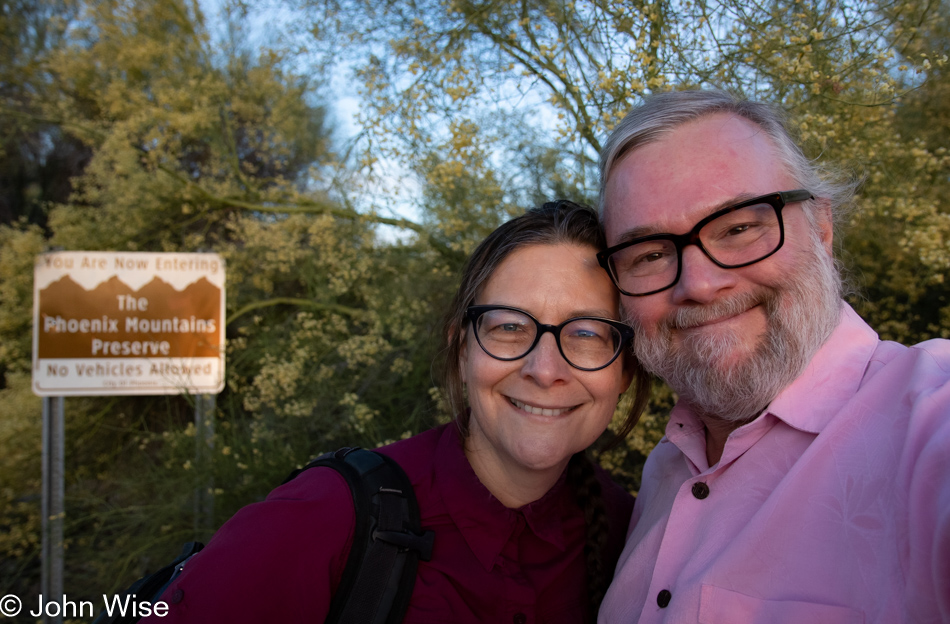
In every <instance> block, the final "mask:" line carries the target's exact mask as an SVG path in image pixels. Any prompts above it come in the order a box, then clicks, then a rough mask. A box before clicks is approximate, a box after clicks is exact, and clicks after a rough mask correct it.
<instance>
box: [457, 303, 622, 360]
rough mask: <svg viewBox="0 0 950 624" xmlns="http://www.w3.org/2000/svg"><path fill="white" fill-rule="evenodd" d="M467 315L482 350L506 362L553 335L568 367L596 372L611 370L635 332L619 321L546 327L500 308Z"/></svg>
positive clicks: (474, 309) (477, 308)
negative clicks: (608, 368)
mask: <svg viewBox="0 0 950 624" xmlns="http://www.w3.org/2000/svg"><path fill="white" fill-rule="evenodd" d="M466 315H467V316H468V320H469V321H470V322H471V323H472V327H473V328H474V331H475V339H476V340H477V341H478V344H479V345H480V346H481V348H482V350H483V351H484V352H485V353H487V354H488V355H490V356H491V357H493V358H495V359H496V360H503V361H506V362H507V361H511V360H518V359H521V358H523V357H524V356H526V355H528V353H530V352H531V350H532V349H534V347H535V346H536V345H537V344H538V342H539V341H540V340H541V336H542V335H543V334H544V333H545V332H551V333H552V334H554V339H555V341H556V342H557V348H558V350H559V351H560V352H561V355H562V356H563V357H564V359H565V360H566V361H567V363H568V364H570V365H571V366H573V367H574V368H577V369H580V370H583V371H596V370H600V369H602V368H606V367H608V366H610V364H611V363H612V362H613V361H614V360H616V359H617V356H618V355H620V352H621V351H623V348H624V345H626V344H627V342H628V341H629V340H630V339H631V338H633V329H631V328H630V327H629V326H627V325H624V324H623V323H621V322H620V321H614V320H611V319H605V318H598V317H592V316H581V317H577V318H571V319H567V320H566V321H564V322H563V323H561V324H560V325H545V324H544V323H540V322H538V320H537V319H536V318H534V317H533V316H531V315H530V314H528V313H527V312H525V311H524V310H519V309H518V308H511V307H508V306H500V305H473V306H469V308H468V309H467V311H466Z"/></svg>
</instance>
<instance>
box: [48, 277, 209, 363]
mask: <svg viewBox="0 0 950 624" xmlns="http://www.w3.org/2000/svg"><path fill="white" fill-rule="evenodd" d="M39 300H40V301H39V312H40V318H39V322H40V327H39V328H38V329H39V341H38V342H39V345H38V349H39V357H40V358H91V357H97V358H98V357H129V356H128V355H125V356H123V355H114V354H109V355H104V354H103V353H101V352H100V353H93V340H95V339H98V340H101V341H113V342H114V341H118V342H124V341H138V342H144V341H148V342H161V341H167V342H168V343H169V345H170V347H171V351H170V353H169V357H218V355H219V354H220V350H221V349H222V348H223V344H222V336H223V332H222V331H221V328H222V327H223V319H222V318H221V314H220V310H221V289H220V288H218V287H217V286H215V285H214V284H212V283H211V282H209V281H208V280H207V279H206V278H204V277H202V278H199V279H198V280H197V281H195V282H192V283H191V284H189V285H188V286H187V287H185V288H184V289H183V290H180V291H179V290H175V288H174V287H173V286H172V285H171V284H169V283H168V282H165V281H164V280H162V279H160V278H158V277H155V278H154V279H152V281H150V282H149V283H147V284H145V285H144V286H142V287H141V288H139V289H138V290H133V289H132V288H131V287H129V286H128V285H127V284H126V283H125V282H123V281H122V280H120V279H119V278H118V276H112V277H110V278H109V279H107V280H105V281H104V282H101V283H100V284H99V285H97V286H96V287H95V288H93V289H92V290H89V291H87V290H86V289H84V288H83V287H82V286H81V285H79V284H77V283H76V282H75V281H73V280H72V279H71V278H70V277H69V276H68V275H66V276H64V277H62V278H60V279H59V280H57V281H55V282H53V283H51V284H50V285H49V286H47V287H46V288H43V289H41V290H40V291H39ZM120 307H121V309H120Z"/></svg>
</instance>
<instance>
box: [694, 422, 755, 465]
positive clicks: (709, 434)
mask: <svg viewBox="0 0 950 624" xmlns="http://www.w3.org/2000/svg"><path fill="white" fill-rule="evenodd" d="M699 419H700V420H701V421H702V423H703V425H704V426H705V427H706V461H707V462H708V463H709V467H710V468H711V467H713V466H715V465H716V464H717V463H719V460H720V459H722V451H723V449H724V448H725V447H726V440H728V439H729V434H730V433H732V432H733V431H735V430H736V429H738V428H739V427H741V426H742V425H744V424H746V423H748V422H751V421H752V420H755V418H752V419H749V420H725V419H723V418H718V417H716V416H708V415H706V416H699Z"/></svg>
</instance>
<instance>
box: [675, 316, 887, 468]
mask: <svg viewBox="0 0 950 624" xmlns="http://www.w3.org/2000/svg"><path fill="white" fill-rule="evenodd" d="M877 343H878V336H877V334H876V333H875V332H874V330H873V329H871V328H870V327H869V326H868V324H867V323H865V322H864V321H863V320H862V319H861V317H860V316H858V314H857V312H855V311H854V310H853V309H852V308H851V306H850V305H848V304H847V303H845V302H842V303H841V318H840V321H839V322H838V326H837V327H836V328H835V330H834V331H833V332H832V333H831V336H830V337H829V338H828V340H826V341H825V343H824V344H823V345H822V346H821V348H819V349H818V351H817V353H815V355H814V356H813V357H812V359H811V361H810V362H809V363H808V366H806V367H805V370H804V371H803V372H802V374H801V375H799V376H798V378H796V379H795V381H793V382H792V383H791V384H789V385H788V386H787V387H786V388H785V389H784V390H782V392H780V393H779V394H778V396H776V397H775V399H774V400H773V401H772V403H771V404H769V407H768V409H766V410H765V411H764V412H763V414H762V415H761V416H759V417H758V418H757V419H755V420H754V421H752V422H750V423H747V424H745V425H743V426H742V427H739V428H738V429H736V430H735V431H734V432H733V433H732V434H731V435H730V439H733V438H739V437H746V438H748V439H745V440H743V444H742V446H743V448H748V447H749V446H750V445H751V444H754V443H755V441H756V440H758V439H759V438H761V437H762V436H763V435H765V433H766V432H767V431H768V430H769V429H770V428H771V427H772V426H773V425H774V424H775V422H776V419H777V420H781V421H783V422H785V423H786V424H788V425H789V426H791V427H794V428H796V429H799V430H801V431H805V432H808V433H814V434H817V433H820V432H821V430H822V429H824V428H825V426H826V425H827V424H828V421H830V420H831V418H832V416H834V415H835V414H836V413H837V412H839V411H840V410H841V408H842V407H843V406H844V404H845V403H846V402H847V401H848V400H849V399H850V398H851V397H852V396H854V394H855V392H857V389H858V387H859V385H860V384H861V380H862V379H863V377H864V373H865V370H866V369H867V366H868V363H869V362H870V361H871V356H872V355H873V354H874V350H875V348H876V347H877ZM666 438H667V439H668V440H669V441H670V442H672V443H673V444H675V445H676V446H677V447H678V448H679V449H680V451H682V452H683V454H684V455H686V457H687V458H689V459H690V461H691V462H692V463H693V464H694V466H693V469H694V471H696V472H697V473H698V472H702V471H703V470H704V468H703V466H705V458H706V435H705V428H704V426H703V423H702V421H700V420H699V418H698V417H697V416H696V415H695V414H693V412H692V411H691V410H690V409H689V407H687V406H686V405H685V404H684V403H683V402H681V401H680V402H677V404H676V405H675V406H674V407H673V411H672V412H671V413H670V421H669V423H667V425H666ZM729 455H730V456H731V453H730V454H729ZM723 459H727V454H726V453H724V454H723Z"/></svg>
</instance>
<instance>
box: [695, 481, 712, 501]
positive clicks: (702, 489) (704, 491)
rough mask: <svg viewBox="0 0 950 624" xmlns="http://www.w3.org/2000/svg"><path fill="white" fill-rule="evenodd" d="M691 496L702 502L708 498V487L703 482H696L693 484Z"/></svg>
mask: <svg viewBox="0 0 950 624" xmlns="http://www.w3.org/2000/svg"><path fill="white" fill-rule="evenodd" d="M693 496H695V497H696V498H698V499H699V500H703V499H704V498H706V497H707V496H709V486H708V485H706V483H705V482H703V481H697V482H696V483H694V484H693Z"/></svg>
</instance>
